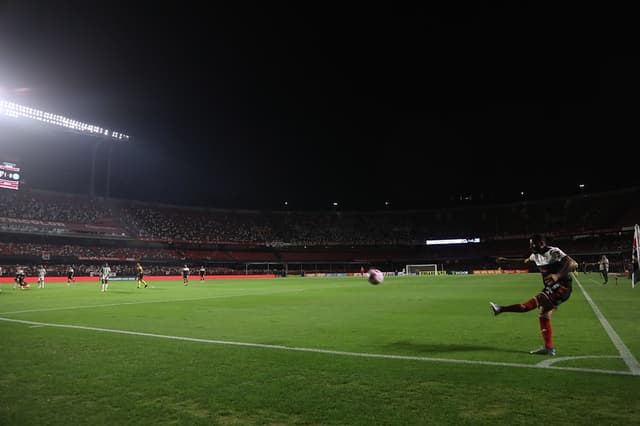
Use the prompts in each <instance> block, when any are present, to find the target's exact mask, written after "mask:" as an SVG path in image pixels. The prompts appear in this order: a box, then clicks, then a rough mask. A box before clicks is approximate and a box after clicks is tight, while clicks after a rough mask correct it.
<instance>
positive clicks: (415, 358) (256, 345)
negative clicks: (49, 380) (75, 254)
mask: <svg viewBox="0 0 640 426" xmlns="http://www.w3.org/2000/svg"><path fill="white" fill-rule="evenodd" d="M0 321H5V322H12V323H17V324H26V325H36V326H45V327H55V328H67V329H73V330H87V331H97V332H101V333H112V334H123V335H129V336H142V337H152V338H156V339H168V340H178V341H183V342H194V343H207V344H215V345H226V346H243V347H250V348H262V349H273V350H282V351H292V352H307V353H318V354H326V355H337V356H349V357H359V358H378V359H395V360H406V361H422V362H440V363H448V364H467V365H490V366H495V367H514V368H531V369H539V370H540V369H543V370H562V371H576V372H584V373H599V374H612V375H625V376H631V375H634V374H633V373H632V372H630V371H617V370H601V369H592V368H575V367H557V366H552V365H540V364H518V363H510V362H497V361H478V360H467V359H454V358H432V357H421V356H407V355H390V354H374V353H367V352H348V351H334V350H328V349H314V348H301V347H295V346H283V345H268V344H263V343H250V342H234V341H228V340H213V339H200V338H196V337H184V336H170V335H165V334H154V333H143V332H138V331H128V330H114V329H110V328H100V327H87V326H82V325H70V324H53V323H44V322H37V321H27V320H18V319H13V318H2V317H0Z"/></svg>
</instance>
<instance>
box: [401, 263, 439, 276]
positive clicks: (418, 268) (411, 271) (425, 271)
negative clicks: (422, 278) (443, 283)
mask: <svg viewBox="0 0 640 426" xmlns="http://www.w3.org/2000/svg"><path fill="white" fill-rule="evenodd" d="M405 271H406V273H407V275H439V274H441V273H442V270H441V269H438V264H437V263H426V264H421V265H407V269H405Z"/></svg>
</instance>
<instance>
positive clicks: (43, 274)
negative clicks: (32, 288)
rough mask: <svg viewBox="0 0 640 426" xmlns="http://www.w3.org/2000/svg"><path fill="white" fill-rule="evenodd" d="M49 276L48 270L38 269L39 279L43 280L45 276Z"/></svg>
mask: <svg viewBox="0 0 640 426" xmlns="http://www.w3.org/2000/svg"><path fill="white" fill-rule="evenodd" d="M46 274H47V270H46V269H44V268H40V269H38V279H39V280H43V279H44V276H45V275H46Z"/></svg>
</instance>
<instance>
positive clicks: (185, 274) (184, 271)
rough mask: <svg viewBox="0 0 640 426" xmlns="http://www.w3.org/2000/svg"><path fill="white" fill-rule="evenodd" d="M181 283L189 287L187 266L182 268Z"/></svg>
mask: <svg viewBox="0 0 640 426" xmlns="http://www.w3.org/2000/svg"><path fill="white" fill-rule="evenodd" d="M182 282H183V283H184V285H189V267H188V266H187V265H184V268H182Z"/></svg>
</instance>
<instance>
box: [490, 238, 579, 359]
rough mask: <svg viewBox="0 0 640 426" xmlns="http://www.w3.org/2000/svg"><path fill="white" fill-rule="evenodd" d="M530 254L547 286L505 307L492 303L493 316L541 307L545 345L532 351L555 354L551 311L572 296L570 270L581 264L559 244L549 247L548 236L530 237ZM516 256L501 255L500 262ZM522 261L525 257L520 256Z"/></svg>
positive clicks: (529, 258)
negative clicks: (522, 300)
mask: <svg viewBox="0 0 640 426" xmlns="http://www.w3.org/2000/svg"><path fill="white" fill-rule="evenodd" d="M529 245H530V247H531V251H532V252H533V253H531V255H530V256H529V257H528V258H526V259H524V262H525V263H527V262H534V263H535V264H536V265H537V267H538V269H539V270H540V273H541V274H542V282H543V283H544V287H543V288H542V291H541V292H540V293H538V294H537V295H535V296H534V297H532V298H531V299H529V300H527V301H526V302H524V303H518V304H515V305H508V306H502V305H498V304H495V303H493V302H489V306H490V307H491V311H492V312H493V314H494V315H500V314H501V313H503V312H529V311H530V310H532V309H535V308H538V312H539V313H538V319H539V322H540V332H541V333H542V340H543V342H544V346H543V347H541V348H540V349H535V350H533V351H531V352H529V353H531V354H535V355H555V354H556V350H555V348H554V346H553V338H552V332H551V314H552V313H553V312H555V311H556V309H557V308H558V305H560V304H561V303H562V302H566V301H567V300H568V299H569V296H571V272H573V271H575V270H576V269H577V267H578V263H577V262H576V261H575V260H573V259H572V258H571V257H569V256H568V255H566V254H565V253H564V252H563V251H562V250H560V249H559V248H558V247H551V246H548V245H547V243H546V241H545V238H544V237H543V236H541V235H534V236H532V237H531V239H530V240H529ZM514 260H515V259H509V258H506V257H499V258H498V259H497V261H498V262H510V261H514ZM518 260H522V259H518Z"/></svg>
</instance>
